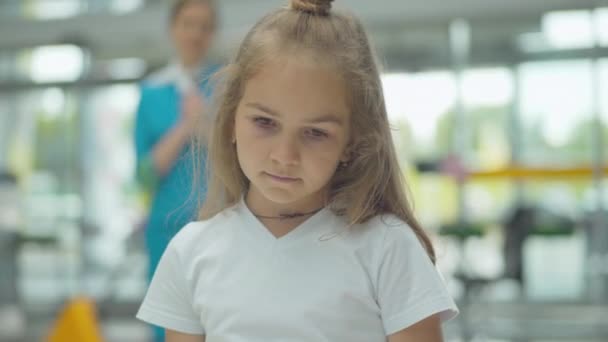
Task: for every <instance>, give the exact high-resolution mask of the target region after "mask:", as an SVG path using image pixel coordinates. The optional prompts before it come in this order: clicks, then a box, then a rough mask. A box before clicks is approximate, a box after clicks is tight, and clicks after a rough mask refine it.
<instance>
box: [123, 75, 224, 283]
mask: <svg viewBox="0 0 608 342" xmlns="http://www.w3.org/2000/svg"><path fill="white" fill-rule="evenodd" d="M217 69H218V68H217V67H216V66H214V67H207V68H205V69H204V70H203V72H202V73H201V74H202V75H201V76H200V77H199V80H200V82H199V88H200V91H201V94H202V95H203V98H205V100H206V102H207V103H208V102H209V101H210V97H211V93H212V87H211V82H210V76H211V75H212V74H213V73H214V72H215V71H217ZM180 104H181V94H180V91H179V89H178V85H177V82H175V81H173V80H164V81H160V82H150V81H144V82H143V83H142V84H141V99H140V102H139V107H138V110H137V116H136V123H135V147H136V154H137V179H138V181H139V183H140V184H141V185H143V186H144V187H145V188H146V190H147V191H149V192H150V193H151V194H152V203H151V208H150V214H149V217H148V221H147V225H146V230H145V240H146V247H147V250H148V252H149V258H150V260H149V265H150V267H149V278H150V279H151V278H152V275H153V274H154V271H155V269H156V266H157V265H158V262H159V261H160V257H161V256H162V254H163V252H164V251H165V248H166V247H167V244H168V243H169V240H170V239H171V238H172V237H173V236H174V235H175V233H177V231H178V230H179V229H180V228H181V227H183V226H184V225H186V224H187V223H188V222H190V221H192V220H193V219H195V217H196V211H197V208H198V204H199V200H202V199H203V198H204V196H205V193H206V179H205V175H204V174H201V175H199V176H200V177H201V178H200V179H201V180H202V181H201V183H200V184H198V185H199V186H198V188H197V189H196V191H193V190H194V189H193V188H192V184H193V182H192V172H193V162H194V161H195V160H196V161H198V160H197V159H193V158H192V155H191V146H186V147H185V148H184V149H183V150H182V152H181V153H180V155H179V157H178V158H177V160H176V162H175V164H174V166H173V167H172V168H171V170H170V171H169V172H168V174H167V175H165V176H163V177H161V176H159V175H158V172H157V171H156V169H155V167H154V164H153V159H152V151H153V148H154V146H155V145H156V144H157V143H158V142H159V141H160V140H161V139H162V138H163V137H164V136H165V135H166V134H167V133H168V132H169V131H170V130H171V129H172V128H173V126H174V125H175V124H176V123H177V122H178V120H179V118H180V115H181V114H180ZM205 157H206V156H203V158H201V165H197V167H198V168H199V170H200V171H201V172H203V173H204V172H205V162H206V158H205Z"/></svg>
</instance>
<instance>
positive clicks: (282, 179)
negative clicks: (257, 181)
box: [265, 172, 299, 183]
mask: <svg viewBox="0 0 608 342" xmlns="http://www.w3.org/2000/svg"><path fill="white" fill-rule="evenodd" d="M265 174H266V175H267V176H268V177H270V178H272V179H273V180H276V181H278V182H284V183H291V182H295V181H297V180H299V179H298V178H293V177H286V176H278V175H274V174H272V173H268V172H265Z"/></svg>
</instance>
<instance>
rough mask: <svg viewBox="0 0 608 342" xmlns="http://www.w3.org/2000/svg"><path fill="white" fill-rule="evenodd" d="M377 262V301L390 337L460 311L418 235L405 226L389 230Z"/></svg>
mask: <svg viewBox="0 0 608 342" xmlns="http://www.w3.org/2000/svg"><path fill="white" fill-rule="evenodd" d="M380 251H381V253H380V255H379V258H378V259H379V260H378V263H377V267H378V268H377V270H378V271H377V278H376V281H377V284H376V291H377V294H376V295H377V300H378V304H379V306H380V310H381V315H382V322H383V325H384V330H385V333H386V335H391V334H393V333H396V332H398V331H401V330H403V329H405V328H407V327H409V326H411V325H413V324H415V323H417V322H419V321H421V320H423V319H425V318H427V317H429V316H431V315H434V314H437V313H438V314H440V318H441V320H442V321H444V322H445V321H447V320H449V319H452V318H454V317H455V316H456V315H457V314H458V309H457V307H456V304H455V303H454V301H453V299H452V297H451V296H450V294H449V293H448V291H447V288H446V286H445V283H444V281H443V278H442V277H441V275H440V274H439V272H438V270H437V268H436V267H435V265H434V264H433V263H432V262H431V259H430V258H429V256H428V254H427V253H426V251H425V250H424V248H423V247H422V244H421V243H420V241H419V240H418V238H417V236H416V235H415V233H414V232H413V231H412V230H411V229H410V228H409V227H408V226H407V225H405V224H404V223H402V224H399V225H397V226H392V227H388V228H387V230H386V235H385V238H384V242H383V246H382V248H381V249H380Z"/></svg>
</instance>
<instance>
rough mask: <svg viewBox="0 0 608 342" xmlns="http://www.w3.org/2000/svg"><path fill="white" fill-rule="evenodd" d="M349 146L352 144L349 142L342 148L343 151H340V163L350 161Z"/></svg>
mask: <svg viewBox="0 0 608 342" xmlns="http://www.w3.org/2000/svg"><path fill="white" fill-rule="evenodd" d="M350 146H352V145H351V144H350V143H349V144H348V146H346V147H345V148H344V152H342V156H341V157H340V162H342V163H348V162H350V160H351V158H352V153H351V148H350Z"/></svg>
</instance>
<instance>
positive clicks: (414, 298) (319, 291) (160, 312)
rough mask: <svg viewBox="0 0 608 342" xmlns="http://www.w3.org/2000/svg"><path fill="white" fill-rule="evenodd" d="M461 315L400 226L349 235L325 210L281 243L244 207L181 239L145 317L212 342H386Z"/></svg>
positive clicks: (149, 297)
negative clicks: (428, 322)
mask: <svg viewBox="0 0 608 342" xmlns="http://www.w3.org/2000/svg"><path fill="white" fill-rule="evenodd" d="M457 312H458V310H457V308H456V305H455V304H454V302H453V300H452V298H451V297H450V295H449V294H448V292H447V290H446V287H445V284H444V282H443V280H442V278H441V276H440V274H439V273H438V272H437V270H436V268H435V266H434V265H433V264H432V263H431V261H430V259H429V257H428V256H427V254H426V252H425V251H424V249H423V248H422V245H421V244H420V242H419V241H418V239H417V237H416V235H415V234H414V232H413V231H412V230H411V229H410V228H409V227H408V226H407V225H406V224H405V223H404V222H403V221H401V220H399V219H398V218H396V217H395V216H390V215H387V216H383V217H376V218H374V219H371V220H369V221H368V222H366V223H364V224H361V225H357V226H354V227H351V228H347V227H346V222H345V221H344V219H342V218H341V217H338V216H336V215H334V214H333V213H332V212H331V211H330V210H329V209H323V210H321V211H320V212H318V213H316V214H315V215H314V216H312V217H311V218H309V219H308V220H307V221H305V222H304V223H302V224H301V225H300V226H298V227H297V228H295V229H294V230H293V231H291V232H290V233H289V234H287V235H285V236H283V237H281V238H279V239H277V238H275V237H274V236H273V235H272V234H271V233H270V232H269V231H268V230H267V229H266V228H265V227H264V226H263V224H262V223H261V222H260V221H259V220H258V219H257V218H256V217H255V216H254V215H253V214H252V213H251V212H250V211H249V209H248V208H247V205H246V204H244V202H243V201H241V202H240V203H239V204H237V205H236V206H234V207H232V208H229V209H226V210H224V211H223V212H222V213H220V214H218V215H216V216H215V217H213V218H211V219H209V220H207V221H202V222H194V223H190V224H188V225H187V226H186V227H184V228H183V229H182V230H181V231H180V232H179V233H178V234H177V235H176V236H175V237H174V238H173V240H172V241H171V243H170V244H169V246H168V248H167V250H166V252H165V253H164V255H163V257H162V259H161V261H160V264H159V265H158V268H157V270H156V273H155V275H154V278H153V280H152V283H151V285H150V288H149V289H148V292H147V294H146V297H145V299H144V301H143V303H142V305H141V308H140V309H139V312H138V313H137V317H138V318H139V319H141V320H143V321H146V322H148V323H151V324H154V325H158V326H161V327H164V328H166V329H171V330H175V331H179V332H183V333H189V334H201V335H205V336H206V342H220V341H221V342H262V341H263V342H274V341H281V342H285V341H294V342H295V341H302V342H303V341H306V342H309V341H315V342H323V341H331V342H335V341H349V342H357V341H361V342H376V341H377V342H381V341H386V336H387V335H390V334H392V333H395V332H398V331H400V330H402V329H404V328H407V327H409V326H411V325H412V324H414V323H416V322H418V321H420V320H422V319H424V318H426V317H428V316H430V315H433V314H435V313H440V314H441V318H442V320H444V321H445V320H448V319H451V318H453V317H454V316H456V314H457Z"/></svg>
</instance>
